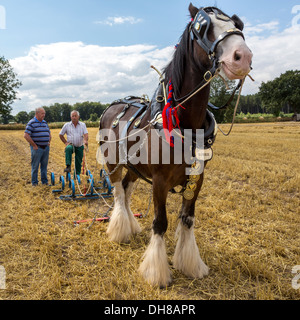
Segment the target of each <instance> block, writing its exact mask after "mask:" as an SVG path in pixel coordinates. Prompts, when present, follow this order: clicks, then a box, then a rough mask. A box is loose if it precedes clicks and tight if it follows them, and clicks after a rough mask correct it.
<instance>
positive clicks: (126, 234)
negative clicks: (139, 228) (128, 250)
mask: <svg viewBox="0 0 300 320" xmlns="http://www.w3.org/2000/svg"><path fill="white" fill-rule="evenodd" d="M114 198H115V205H114V209H113V212H112V215H111V218H110V222H109V225H108V228H107V234H108V236H109V238H110V240H111V241H114V242H117V243H126V242H128V241H129V238H130V235H131V225H130V220H129V216H128V213H127V210H126V201H125V191H124V188H123V186H122V182H117V183H115V184H114Z"/></svg>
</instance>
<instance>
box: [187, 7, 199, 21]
mask: <svg viewBox="0 0 300 320" xmlns="http://www.w3.org/2000/svg"><path fill="white" fill-rule="evenodd" d="M189 11H190V14H191V17H192V18H193V19H194V18H195V16H196V14H197V13H198V11H199V9H197V8H196V7H194V6H193V4H192V3H190V5H189Z"/></svg>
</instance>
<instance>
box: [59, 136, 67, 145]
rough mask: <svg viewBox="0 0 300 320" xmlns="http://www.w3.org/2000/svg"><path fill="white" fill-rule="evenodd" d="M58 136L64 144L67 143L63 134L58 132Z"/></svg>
mask: <svg viewBox="0 0 300 320" xmlns="http://www.w3.org/2000/svg"><path fill="white" fill-rule="evenodd" d="M59 137H60V140H61V141H62V142H63V143H64V144H65V145H66V146H67V145H68V144H69V143H68V142H67V140H66V138H65V136H64V135H62V134H60V135H59Z"/></svg>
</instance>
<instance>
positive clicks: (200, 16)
mask: <svg viewBox="0 0 300 320" xmlns="http://www.w3.org/2000/svg"><path fill="white" fill-rule="evenodd" d="M209 13H213V14H214V15H215V17H216V18H217V19H218V20H222V21H232V22H233V23H234V24H235V26H236V27H235V28H232V29H229V30H227V31H225V32H223V33H222V34H221V35H220V36H219V37H218V38H217V39H216V40H215V41H210V40H209V38H208V32H209V29H210V26H211V24H212V22H211V18H210V16H209ZM233 19H234V21H233ZM243 26H244V24H243V22H242V21H241V20H240V19H239V18H238V17H237V16H236V15H234V16H233V17H232V18H230V17H229V16H227V15H226V14H225V13H223V12H222V11H221V10H220V9H218V8H216V7H206V8H200V10H199V11H198V13H197V14H196V16H195V18H194V19H193V21H192V23H191V25H190V40H191V43H192V45H193V42H194V40H196V42H197V43H198V45H199V46H200V47H201V48H202V49H203V50H204V51H205V52H206V54H207V55H208V58H209V59H210V61H211V63H212V68H211V69H210V70H208V71H207V72H206V73H205V75H204V80H203V81H202V82H201V83H200V84H199V85H198V86H197V88H195V89H194V90H193V91H192V92H191V93H189V94H188V95H186V96H184V97H182V98H180V99H176V98H175V97H174V100H175V101H177V102H182V101H184V100H185V99H186V98H187V97H188V96H190V95H192V94H193V93H194V92H196V91H197V90H198V89H199V88H201V86H203V84H205V82H208V81H210V79H211V78H212V77H213V76H214V75H215V73H216V71H217V69H218V68H219V57H218V55H217V48H218V45H219V44H220V43H221V42H222V41H224V40H225V39H226V38H228V37H230V36H232V35H239V36H241V37H242V38H243V39H244V40H245V37H244V34H243V32H242V30H243ZM241 83H242V81H240V82H239V84H238V86H237V87H236V89H235V90H234V92H233V94H232V96H231V98H230V99H229V101H228V102H227V103H226V104H225V105H224V106H222V107H215V106H214V105H212V104H211V103H209V107H210V108H212V109H215V110H220V109H224V108H227V107H228V106H229V104H230V103H231V102H232V100H233V98H234V95H235V93H236V91H237V90H238V89H239V88H240V86H241Z"/></svg>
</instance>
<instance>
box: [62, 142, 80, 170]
mask: <svg viewBox="0 0 300 320" xmlns="http://www.w3.org/2000/svg"><path fill="white" fill-rule="evenodd" d="M83 150H84V146H82V147H74V146H73V145H68V146H67V147H66V149H65V153H66V165H67V166H71V165H72V155H73V153H74V152H75V171H76V174H81V165H82V159H83ZM74 173H75V172H74Z"/></svg>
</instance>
